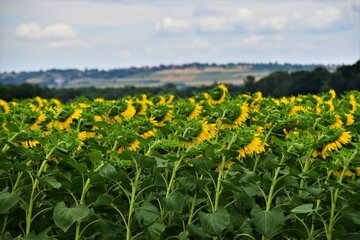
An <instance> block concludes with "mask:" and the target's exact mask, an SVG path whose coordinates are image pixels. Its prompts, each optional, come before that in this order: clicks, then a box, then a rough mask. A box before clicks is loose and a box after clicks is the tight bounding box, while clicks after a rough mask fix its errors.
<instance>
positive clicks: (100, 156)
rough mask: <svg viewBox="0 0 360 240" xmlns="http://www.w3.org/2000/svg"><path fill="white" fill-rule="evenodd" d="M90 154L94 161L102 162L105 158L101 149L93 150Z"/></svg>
mask: <svg viewBox="0 0 360 240" xmlns="http://www.w3.org/2000/svg"><path fill="white" fill-rule="evenodd" d="M89 156H90V158H91V160H93V161H94V162H101V161H103V160H104V157H103V153H102V152H101V151H99V150H91V152H90V153H89Z"/></svg>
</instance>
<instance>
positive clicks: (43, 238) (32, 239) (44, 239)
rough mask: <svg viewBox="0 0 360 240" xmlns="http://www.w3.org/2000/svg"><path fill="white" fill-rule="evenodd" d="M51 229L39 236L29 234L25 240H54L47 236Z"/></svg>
mask: <svg viewBox="0 0 360 240" xmlns="http://www.w3.org/2000/svg"><path fill="white" fill-rule="evenodd" d="M49 230H50V227H49V228H47V229H45V230H44V231H42V232H41V233H39V234H38V235H36V234H34V233H29V234H27V235H26V236H25V237H24V240H51V239H52V238H51V237H49V236H48V235H47V233H48V232H49Z"/></svg>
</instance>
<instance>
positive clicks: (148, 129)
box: [130, 116, 157, 138]
mask: <svg viewBox="0 0 360 240" xmlns="http://www.w3.org/2000/svg"><path fill="white" fill-rule="evenodd" d="M130 126H131V127H132V128H133V129H134V131H135V132H136V133H137V134H138V135H139V136H140V137H143V138H149V137H152V136H155V132H156V131H157V129H156V128H155V126H156V121H155V120H154V119H152V118H147V117H146V116H141V117H138V118H136V119H134V120H133V121H132V122H131V123H130Z"/></svg>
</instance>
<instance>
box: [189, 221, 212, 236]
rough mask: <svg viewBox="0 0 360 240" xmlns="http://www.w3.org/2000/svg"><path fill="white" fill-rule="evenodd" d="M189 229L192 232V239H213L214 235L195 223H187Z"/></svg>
mask: <svg viewBox="0 0 360 240" xmlns="http://www.w3.org/2000/svg"><path fill="white" fill-rule="evenodd" d="M187 230H188V231H189V233H190V236H191V237H192V238H191V239H212V237H211V236H210V235H209V234H208V233H207V232H205V231H204V228H203V227H198V226H196V225H193V224H189V225H187Z"/></svg>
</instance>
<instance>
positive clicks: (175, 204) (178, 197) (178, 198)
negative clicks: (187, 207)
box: [162, 192, 185, 213]
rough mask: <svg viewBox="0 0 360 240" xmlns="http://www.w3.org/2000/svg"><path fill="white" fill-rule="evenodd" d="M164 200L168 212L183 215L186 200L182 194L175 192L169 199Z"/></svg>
mask: <svg viewBox="0 0 360 240" xmlns="http://www.w3.org/2000/svg"><path fill="white" fill-rule="evenodd" d="M162 200H163V202H164V205H165V209H166V211H169V212H178V213H181V212H182V209H183V208H184V202H185V198H184V195H183V194H182V193H180V192H173V193H171V195H170V196H169V197H168V198H163V199H162Z"/></svg>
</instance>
